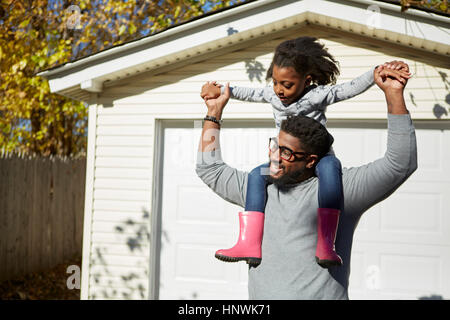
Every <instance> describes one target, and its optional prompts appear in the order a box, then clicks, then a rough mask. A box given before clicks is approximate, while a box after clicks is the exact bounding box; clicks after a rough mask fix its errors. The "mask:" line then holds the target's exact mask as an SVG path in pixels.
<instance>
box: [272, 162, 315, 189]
mask: <svg viewBox="0 0 450 320" xmlns="http://www.w3.org/2000/svg"><path fill="white" fill-rule="evenodd" d="M280 168H283V166H280ZM305 171H306V168H301V169H299V170H297V171H294V172H291V173H289V174H284V175H282V176H281V177H279V178H273V177H272V176H271V175H269V176H268V177H267V180H268V182H269V183H273V184H274V185H276V186H277V187H288V186H289V185H294V184H297V183H300V182H301V181H302V179H301V178H302V177H303V176H304V175H305Z"/></svg>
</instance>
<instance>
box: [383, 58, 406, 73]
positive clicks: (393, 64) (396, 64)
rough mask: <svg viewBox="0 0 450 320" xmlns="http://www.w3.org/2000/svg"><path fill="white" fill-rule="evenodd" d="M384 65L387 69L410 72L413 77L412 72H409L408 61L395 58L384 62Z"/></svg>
mask: <svg viewBox="0 0 450 320" xmlns="http://www.w3.org/2000/svg"><path fill="white" fill-rule="evenodd" d="M382 66H383V67H384V68H387V69H392V70H397V71H402V72H404V74H405V75H406V74H408V75H409V77H411V73H410V72H409V66H408V64H407V63H405V62H403V61H397V60H393V61H390V62H385V63H384V64H382Z"/></svg>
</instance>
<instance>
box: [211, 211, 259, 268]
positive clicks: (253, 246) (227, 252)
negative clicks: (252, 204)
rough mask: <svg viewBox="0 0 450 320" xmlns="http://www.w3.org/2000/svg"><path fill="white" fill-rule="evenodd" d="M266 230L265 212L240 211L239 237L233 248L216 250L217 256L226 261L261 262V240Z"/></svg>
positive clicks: (252, 263) (254, 263) (257, 263)
mask: <svg viewBox="0 0 450 320" xmlns="http://www.w3.org/2000/svg"><path fill="white" fill-rule="evenodd" d="M263 230H264V213H262V212H259V211H245V212H239V239H238V242H237V244H236V245H235V246H234V247H233V248H231V249H221V250H217V251H216V258H217V259H219V260H222V261H226V262H237V261H242V260H245V261H247V263H248V264H251V265H259V264H260V263H261V242H262V236H263Z"/></svg>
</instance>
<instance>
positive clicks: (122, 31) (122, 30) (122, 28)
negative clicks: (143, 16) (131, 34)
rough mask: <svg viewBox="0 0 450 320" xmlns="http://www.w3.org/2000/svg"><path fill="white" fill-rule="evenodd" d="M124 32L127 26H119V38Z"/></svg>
mask: <svg viewBox="0 0 450 320" xmlns="http://www.w3.org/2000/svg"><path fill="white" fill-rule="evenodd" d="M125 30H127V26H126V25H124V24H123V25H121V26H120V28H119V36H121V35H122V34H124V32H125Z"/></svg>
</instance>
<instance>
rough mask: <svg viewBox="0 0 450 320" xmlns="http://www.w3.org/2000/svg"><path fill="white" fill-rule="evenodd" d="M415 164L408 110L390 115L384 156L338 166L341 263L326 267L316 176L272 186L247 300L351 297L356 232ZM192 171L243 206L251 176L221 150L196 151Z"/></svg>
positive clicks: (338, 236)
mask: <svg viewBox="0 0 450 320" xmlns="http://www.w3.org/2000/svg"><path fill="white" fill-rule="evenodd" d="M416 168H417V149H416V137H415V131H414V127H413V124H412V121H411V118H410V115H409V114H407V115H392V114H389V115H388V141H387V151H386V153H385V155H384V157H382V158H380V159H378V160H376V161H374V162H371V163H369V164H366V165H363V166H360V167H355V168H344V169H343V173H342V174H343V175H342V180H343V187H344V199H345V204H344V206H345V209H344V211H343V212H341V216H340V220H339V228H338V233H337V236H336V251H337V253H338V254H339V255H340V256H341V257H342V260H343V266H341V267H333V268H331V269H323V268H321V267H320V266H319V265H318V264H317V263H316V261H315V250H316V243H317V208H318V197H317V190H318V179H317V177H312V178H310V179H308V180H306V181H303V182H301V183H299V184H297V185H292V186H290V187H286V188H279V187H277V186H275V185H273V184H271V185H269V186H268V187H267V193H268V198H267V204H266V210H265V222H264V235H263V242H262V262H261V264H260V265H259V266H258V267H252V268H250V269H249V278H248V291H249V298H250V299H348V284H349V283H348V282H349V276H350V258H351V249H352V241H353V234H354V231H355V228H356V226H357V224H358V221H359V219H360V217H361V215H362V214H363V213H364V212H365V211H366V210H367V209H369V208H370V207H372V206H373V205H375V204H376V203H378V202H380V201H382V200H384V199H385V198H387V197H388V196H389V195H390V194H392V192H394V191H395V190H396V189H397V188H398V187H399V186H400V185H401V184H402V183H403V182H404V181H405V180H406V179H407V178H408V177H409V176H410V175H411V174H412V173H413V172H414V171H415V169H416ZM196 171H197V174H198V176H199V177H200V178H201V179H202V180H203V182H205V184H207V185H208V186H209V187H210V188H211V189H212V190H213V191H214V192H215V193H217V194H218V195H219V196H221V197H222V198H223V199H225V200H227V201H229V202H231V203H234V204H237V205H239V206H241V207H244V205H245V197H246V191H247V178H248V173H246V172H242V171H239V170H237V169H235V168H231V167H230V166H228V165H227V164H225V163H224V162H223V161H222V157H221V153H220V150H218V151H215V152H214V151H213V152H203V153H202V152H199V153H198V159H197V166H196ZM390 214H396V212H391V213H390ZM236 218H237V216H236Z"/></svg>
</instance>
